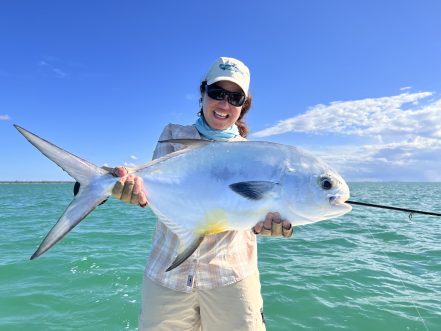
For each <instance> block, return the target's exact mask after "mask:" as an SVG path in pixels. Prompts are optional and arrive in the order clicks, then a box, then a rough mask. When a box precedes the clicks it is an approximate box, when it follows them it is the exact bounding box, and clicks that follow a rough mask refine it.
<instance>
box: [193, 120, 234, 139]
mask: <svg viewBox="0 0 441 331" xmlns="http://www.w3.org/2000/svg"><path fill="white" fill-rule="evenodd" d="M194 125H195V126H196V129H197V130H198V131H199V133H200V134H201V135H203V136H204V137H205V138H208V139H211V140H228V139H231V138H234V137H236V136H238V135H239V129H238V128H237V125H236V124H233V125H232V126H230V127H229V128H228V129H225V130H216V129H213V128H211V127H210V126H209V125H208V124H207V122H205V120H204V118H203V117H202V116H201V117H199V118H198V119H197V121H196V123H195V124H194Z"/></svg>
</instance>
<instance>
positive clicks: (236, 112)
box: [113, 57, 292, 331]
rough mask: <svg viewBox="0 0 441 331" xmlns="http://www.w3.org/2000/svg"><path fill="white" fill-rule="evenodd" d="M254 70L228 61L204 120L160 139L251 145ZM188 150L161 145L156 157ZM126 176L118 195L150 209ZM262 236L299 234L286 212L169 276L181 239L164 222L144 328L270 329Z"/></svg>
mask: <svg viewBox="0 0 441 331" xmlns="http://www.w3.org/2000/svg"><path fill="white" fill-rule="evenodd" d="M249 84H250V73H249V70H248V68H247V67H246V66H245V64H243V63H242V62H241V61H239V60H236V59H233V58H226V57H221V58H219V59H218V60H217V61H216V62H215V63H214V64H213V65H212V66H211V68H210V70H209V71H208V73H207V75H206V78H205V79H204V81H203V82H202V83H201V86H200V92H201V99H200V106H201V111H200V112H199V114H198V115H199V118H198V120H197V121H196V123H195V124H194V125H187V126H182V125H176V124H169V125H167V126H166V127H165V128H164V130H163V132H162V134H161V136H160V138H159V140H160V141H163V140H168V139H182V138H187V139H189V138H190V139H213V140H228V141H235V140H246V139H245V137H246V135H247V133H248V128H247V126H246V124H245V122H244V116H245V114H246V113H247V111H248V110H249V109H250V107H251V96H250V95H249V91H248V90H249ZM179 148H181V145H179V144H172V143H158V145H157V146H156V149H155V151H154V155H153V158H154V159H155V158H158V157H161V156H164V155H166V154H168V153H172V152H174V151H176V150H178V149H179ZM115 174H116V175H118V176H120V177H122V178H121V180H120V181H119V182H118V184H117V185H115V188H114V190H113V195H114V196H115V197H117V198H119V199H121V200H123V201H125V202H129V203H134V204H139V205H141V206H142V207H145V206H147V200H148V197H146V195H145V194H144V191H143V182H142V180H141V179H140V178H139V177H136V176H133V175H128V176H127V170H126V169H125V168H123V167H118V168H115ZM256 234H261V235H279V236H280V235H283V236H285V237H290V236H291V235H292V226H291V223H290V222H289V221H286V220H282V219H281V218H280V215H279V214H278V213H269V214H268V215H266V217H265V220H263V221H261V222H259V223H258V224H256V226H255V227H254V228H253V229H252V230H249V231H227V232H222V233H219V234H214V235H209V236H206V237H205V239H204V240H203V242H202V243H201V245H200V246H199V248H198V249H197V250H196V251H195V252H194V253H193V254H192V256H191V257H190V258H189V259H188V260H186V261H185V262H184V263H182V264H181V265H180V266H179V267H177V268H176V269H174V270H171V271H169V272H165V270H166V269H167V267H168V266H170V264H171V262H172V261H173V260H174V258H175V257H176V255H177V250H178V242H179V241H178V239H177V236H176V235H175V234H174V233H173V232H171V231H170V230H169V229H168V228H167V227H166V226H165V225H164V224H163V223H162V222H161V219H158V222H157V226H156V232H155V234H154V237H153V243H152V250H151V254H150V258H149V261H148V264H147V266H146V270H145V275H144V282H143V295H142V296H143V297H142V309H141V314H140V319H139V329H140V330H200V329H201V328H202V329H203V330H210V331H212V330H265V321H264V318H263V303H262V297H261V294H260V282H259V273H258V269H257V244H256Z"/></svg>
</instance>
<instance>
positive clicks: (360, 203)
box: [346, 200, 441, 219]
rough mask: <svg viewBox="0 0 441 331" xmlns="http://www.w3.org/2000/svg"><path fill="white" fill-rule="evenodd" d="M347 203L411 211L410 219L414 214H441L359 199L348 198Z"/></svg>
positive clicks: (439, 214)
mask: <svg viewBox="0 0 441 331" xmlns="http://www.w3.org/2000/svg"><path fill="white" fill-rule="evenodd" d="M346 202H347V203H349V204H351V205H359V206H366V207H374V208H383V209H391V210H397V211H404V212H407V213H409V219H412V215H413V214H423V215H430V216H441V213H434V212H430V211H422V210H415V209H407V208H398V207H392V206H385V205H377V204H374V203H366V202H358V201H351V200H347V201H346Z"/></svg>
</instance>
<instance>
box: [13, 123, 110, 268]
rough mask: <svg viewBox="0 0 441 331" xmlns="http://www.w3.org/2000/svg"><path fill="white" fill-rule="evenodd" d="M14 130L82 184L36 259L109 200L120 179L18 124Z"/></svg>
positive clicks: (40, 247) (35, 255)
mask: <svg viewBox="0 0 441 331" xmlns="http://www.w3.org/2000/svg"><path fill="white" fill-rule="evenodd" d="M14 127H15V128H16V129H17V130H18V131H19V132H20V133H21V134H22V135H23V136H24V137H25V138H26V139H27V140H28V141H29V142H30V143H31V144H32V145H34V146H35V147H36V148H37V149H38V150H39V151H40V152H41V153H43V154H44V155H45V156H47V157H48V158H49V159H50V160H52V161H53V162H55V163H56V164H57V165H58V166H60V167H61V168H62V169H63V170H64V171H66V172H67V173H68V174H69V175H70V176H71V177H73V178H74V179H75V180H76V181H77V182H79V183H80V185H81V187H80V190H79V192H78V194H77V195H76V196H75V197H74V199H73V200H72V202H71V203H70V204H69V206H68V207H67V208H66V210H65V211H64V213H63V215H61V217H60V219H59V220H58V222H57V223H56V224H55V225H54V227H53V228H52V229H51V230H50V231H49V233H48V234H47V235H46V237H45V238H44V240H43V241H42V242H41V244H40V246H39V247H38V249H37V250H36V251H35V253H34V254H33V255H32V257H31V260H33V259H35V258H37V257H39V256H40V255H42V254H43V253H45V252H46V251H47V250H48V249H50V248H51V247H52V246H54V245H55V244H56V243H57V242H59V241H60V240H61V239H62V238H63V237H64V236H65V235H66V234H67V233H68V232H69V231H70V230H72V229H73V228H74V227H75V226H76V225H77V224H79V223H80V222H81V221H82V220H83V219H84V218H85V217H86V216H87V215H89V214H90V213H91V212H92V211H93V210H94V209H95V208H96V206H98V205H99V204H100V203H102V202H103V201H105V200H106V199H107V198H108V197H109V196H110V195H111V191H112V188H113V186H114V184H115V183H116V181H117V180H118V178H116V177H114V176H113V175H112V174H111V173H109V171H107V170H105V169H102V168H100V167H98V166H96V165H94V164H92V163H90V162H88V161H86V160H83V159H81V158H79V157H77V156H75V155H73V154H71V153H69V152H67V151H65V150H63V149H62V148H60V147H58V146H55V145H54V144H52V143H50V142H48V141H46V140H44V139H42V138H40V137H39V136H37V135H35V134H33V133H31V132H29V131H27V130H25V129H23V128H22V127H20V126H18V125H15V124H14Z"/></svg>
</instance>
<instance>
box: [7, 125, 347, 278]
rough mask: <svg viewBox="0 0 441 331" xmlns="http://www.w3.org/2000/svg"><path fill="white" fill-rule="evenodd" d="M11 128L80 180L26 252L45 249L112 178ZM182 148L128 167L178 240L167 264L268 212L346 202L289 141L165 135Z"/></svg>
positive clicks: (305, 219)
mask: <svg viewBox="0 0 441 331" xmlns="http://www.w3.org/2000/svg"><path fill="white" fill-rule="evenodd" d="M14 126H15V128H16V129H17V130H18V131H19V132H20V133H21V134H22V135H23V136H24V137H25V138H26V139H27V140H28V141H29V142H30V143H31V144H32V145H34V146H35V147H36V148H37V149H38V150H39V151H40V152H41V153H43V154H44V155H45V156H47V157H48V158H49V159H50V160H52V161H53V162H55V163H56V164H57V165H58V166H60V167H61V168H62V169H63V170H65V171H66V172H67V173H68V174H69V175H70V176H71V177H73V178H74V179H75V180H76V181H78V182H79V183H80V184H81V186H80V190H79V192H78V194H77V195H76V196H75V197H74V198H73V200H72V202H71V203H70V204H69V205H68V207H67V208H66V210H65V211H64V213H63V214H62V216H61V217H60V218H59V220H58V222H57V223H56V224H55V225H54V227H53V228H52V229H51V230H50V231H49V233H48V234H47V235H46V237H45V238H44V240H43V241H42V243H41V244H40V246H39V247H38V249H37V250H36V251H35V253H34V254H33V255H32V257H31V259H35V258H37V257H38V256H40V255H42V254H43V253H45V252H46V251H47V250H48V249H50V248H51V247H52V246H54V245H55V244H56V243H57V242H59V241H60V240H61V239H62V238H63V237H64V236H65V235H66V234H67V233H68V232H69V231H70V230H72V229H73V228H74V227H75V226H76V225H77V224H79V223H80V222H81V221H82V220H83V219H84V218H85V217H86V216H87V215H89V214H90V213H91V212H92V211H93V210H94V209H95V208H96V207H97V206H98V205H99V204H101V203H102V202H103V201H105V200H107V199H108V198H109V196H111V194H112V188H113V186H114V185H115V183H116V182H117V181H118V180H119V178H118V177H115V176H114V175H112V172H111V171H109V168H104V169H103V168H101V167H99V166H96V165H94V164H92V163H90V162H89V161H86V160H84V159H81V158H79V157H77V156H75V155H73V154H71V153H69V152H67V151H65V150H63V149H62V148H60V147H57V146H55V145H54V144H52V143H50V142H48V141H46V140H44V139H42V138H40V137H39V136H37V135H35V134H33V133H31V132H29V131H28V130H26V129H24V128H22V127H20V126H18V125H14ZM160 143H173V144H181V145H184V146H185V147H186V148H183V149H181V150H179V151H177V152H174V153H171V154H168V155H166V156H164V157H161V158H159V159H156V160H153V161H151V162H148V163H146V164H144V165H141V166H139V167H137V168H133V169H129V173H132V174H134V175H137V176H140V177H141V178H142V179H143V181H144V187H145V191H146V195H147V197H148V201H149V207H150V208H151V210H152V211H153V212H154V213H155V214H156V215H157V216H158V217H159V218H160V219H161V221H162V222H164V223H165V224H166V225H167V227H168V228H169V229H170V230H171V231H173V232H174V233H175V234H176V235H177V236H178V238H179V240H180V250H179V252H178V255H177V256H176V259H175V260H174V261H173V263H172V264H171V265H170V267H169V268H168V269H167V271H169V270H172V269H174V268H176V267H177V266H178V265H180V264H181V263H182V262H184V261H185V260H186V259H187V258H188V257H189V256H190V255H191V254H192V253H193V252H194V251H195V250H196V249H197V247H198V246H199V244H200V243H201V242H202V240H203V239H204V237H205V236H207V235H210V234H216V233H220V232H223V231H229V230H243V229H251V228H252V227H253V226H254V225H255V224H256V223H257V222H259V221H261V220H263V219H264V217H265V215H266V214H267V213H268V212H279V213H280V214H281V216H282V217H283V218H285V219H287V220H289V221H290V222H291V223H292V225H293V226H298V225H304V224H309V223H314V222H318V221H322V220H326V219H330V218H335V217H339V216H341V215H343V214H345V213H347V212H349V211H350V210H351V209H352V207H351V206H350V205H349V204H348V203H346V201H347V200H348V199H349V188H348V185H347V184H346V182H345V181H344V179H343V178H342V177H341V176H340V175H339V174H338V173H337V172H336V171H334V170H333V169H332V168H331V167H330V166H328V165H327V164H326V163H324V162H323V161H321V160H319V159H318V158H316V157H314V156H313V155H311V154H310V153H308V152H306V151H304V150H302V149H299V148H296V147H293V146H289V145H283V144H277V143H272V142H263V141H235V142H220V141H209V140H199V139H197V140H196V139H178V140H176V139H175V140H166V141H162V142H160Z"/></svg>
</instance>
